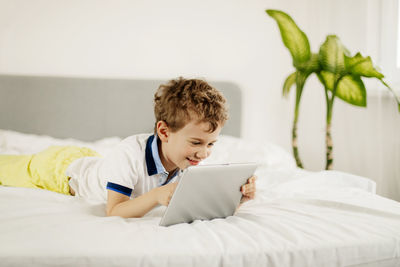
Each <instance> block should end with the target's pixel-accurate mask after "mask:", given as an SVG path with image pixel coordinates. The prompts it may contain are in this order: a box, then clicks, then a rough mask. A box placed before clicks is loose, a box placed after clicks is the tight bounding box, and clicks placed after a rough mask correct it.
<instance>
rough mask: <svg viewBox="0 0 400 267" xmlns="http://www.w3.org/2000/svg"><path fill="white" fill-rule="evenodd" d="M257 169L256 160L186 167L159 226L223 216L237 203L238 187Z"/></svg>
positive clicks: (230, 211) (240, 194)
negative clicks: (252, 161) (253, 161)
mask: <svg viewBox="0 0 400 267" xmlns="http://www.w3.org/2000/svg"><path fill="white" fill-rule="evenodd" d="M256 168H257V164H256V163H232V164H218V165H201V166H191V167H188V168H187V169H186V170H185V171H184V172H185V173H184V174H183V176H182V177H181V179H180V181H179V183H178V185H177V187H176V189H175V192H174V194H173V195H172V198H171V201H170V202H169V205H168V207H167V209H166V210H165V213H164V215H163V217H162V219H161V221H160V225H161V226H169V225H172V224H177V223H190V222H193V221H195V220H211V219H215V218H226V217H228V216H231V215H233V214H234V212H235V210H236V208H237V207H238V205H239V203H240V199H241V197H242V193H241V191H240V187H241V186H242V185H243V184H245V183H246V182H247V179H248V178H250V177H251V176H252V175H253V174H254V171H255V170H256Z"/></svg>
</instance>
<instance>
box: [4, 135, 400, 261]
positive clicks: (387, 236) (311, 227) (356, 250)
mask: <svg viewBox="0 0 400 267" xmlns="http://www.w3.org/2000/svg"><path fill="white" fill-rule="evenodd" d="M18 138H19V139H18ZM16 139H18V142H17V143H15V141H16ZM12 140H13V141H12ZM27 140H29V141H27ZM25 141H27V142H28V144H29V148H27V143H24V142H25ZM75 141H76V140H69V141H66V140H57V139H53V138H50V137H38V136H31V135H23V134H19V133H14V132H10V131H0V153H11V152H13V153H15V154H21V153H27V152H29V151H28V150H30V152H31V153H34V152H35V151H37V150H39V151H40V150H41V149H42V147H41V146H47V145H48V144H53V143H57V142H58V143H57V144H65V142H69V144H74V142H75ZM118 141H119V140H117V139H115V138H114V139H113V138H112V139H106V140H101V141H99V142H97V143H91V144H90V145H92V146H94V147H93V148H95V149H97V150H98V151H99V150H101V152H102V153H107V149H109V147H110V146H112V145H113V142H118ZM46 142H47V143H46ZM76 142H78V141H76ZM218 143H219V144H218V145H217V146H216V148H215V151H214V154H213V156H212V157H211V158H210V159H209V161H210V162H219V161H230V162H234V161H241V160H243V159H250V160H251V161H257V162H259V163H260V164H261V167H260V168H259V170H258V172H257V175H258V180H257V187H258V193H257V196H256V199H255V200H253V201H250V202H247V203H245V204H244V205H243V206H241V208H240V209H239V210H238V212H237V214H236V215H235V216H231V217H228V218H226V219H216V220H212V221H195V222H194V223H192V224H178V225H174V226H170V227H160V226H158V223H159V221H160V218H161V216H162V213H163V211H164V207H159V208H156V209H155V210H153V211H151V212H150V213H148V214H147V215H146V216H145V217H144V218H140V219H134V218H132V219H123V218H120V217H105V212H104V207H105V204H104V203H96V202H89V201H87V200H84V199H79V198H75V197H71V196H65V195H61V194H57V193H53V192H49V191H44V190H37V189H26V188H12V187H1V186H0V266H55V265H57V266H399V265H400V203H398V202H395V201H392V200H389V199H385V198H383V197H379V196H377V195H375V193H374V192H375V183H374V182H372V181H370V180H368V179H366V178H362V177H358V176H354V175H350V174H346V173H342V172H335V171H324V172H318V173H312V172H306V171H302V170H298V169H296V168H295V166H294V162H293V160H292V159H291V157H290V155H289V154H288V153H287V152H285V151H284V150H283V149H281V148H279V147H277V146H274V145H271V144H264V145H263V146H260V145H259V144H251V143H248V142H245V141H243V140H240V139H237V138H233V137H228V136H223V137H221V138H220V140H219V141H218ZM81 144H82V143H81ZM24 145H25V146H24ZM86 145H87V144H86ZM35 149H36V150H35Z"/></svg>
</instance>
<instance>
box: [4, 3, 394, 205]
mask: <svg viewBox="0 0 400 267" xmlns="http://www.w3.org/2000/svg"><path fill="white" fill-rule="evenodd" d="M378 2H379V0H368V1H366V0H352V1H347V0H338V1H333V0H323V1H321V0H301V1H295V0H281V1H279V0H265V1H261V0H251V1H243V0H218V1H215V0H214V1H212V0H203V1H188V0H186V1H185V0H169V1H162V0H154V1H144V0H134V1H128V0H125V1H124V0H114V1H111V0H109V1H105V0H69V1H67V0H58V1H57V0H36V1H30V0H0V73H12V74H34V75H66V76H92V77H125V78H161V79H170V78H174V77H177V76H185V77H205V78H206V79H208V80H230V81H234V82H236V83H238V84H239V85H240V86H241V87H242V88H243V90H244V110H245V112H244V114H243V121H244V125H243V127H244V128H243V136H244V138H246V139H265V140H269V141H272V142H275V143H277V144H279V145H281V146H283V147H284V148H285V149H287V150H288V151H291V147H290V138H291V136H290V129H291V123H292V117H293V106H294V99H293V94H292V95H291V97H290V99H289V100H285V99H283V98H282V97H281V90H282V89H281V87H282V84H283V81H284V79H285V78H286V77H287V76H288V75H289V74H290V73H291V72H292V71H293V67H292V65H291V58H290V54H289V53H288V51H287V50H286V48H285V47H284V46H283V44H282V41H281V38H280V34H279V31H278V28H277V25H276V23H275V22H274V21H273V20H272V19H271V18H270V17H269V16H267V15H266V14H265V12H264V10H265V9H266V8H275V9H281V10H284V11H286V12H287V13H289V14H290V15H291V16H292V17H293V18H294V19H295V21H296V22H297V23H298V25H299V26H300V27H301V28H302V30H304V31H305V32H306V34H307V35H308V37H309V38H310V43H311V46H312V49H313V51H317V50H318V47H319V45H320V44H321V43H322V42H323V41H324V39H325V36H326V35H327V34H329V33H337V34H338V35H339V36H340V37H341V39H342V40H343V42H344V43H345V44H346V46H348V48H349V49H350V50H351V51H352V52H355V51H356V50H361V51H364V52H365V53H367V54H369V55H371V56H373V58H374V56H377V54H379V53H378V50H379V47H378V43H377V42H376V41H374V37H376V36H374V35H373V34H371V32H374V31H375V32H376V31H377V26H376V25H377V23H379V21H378V19H376V18H375V19H372V20H371V19H370V18H371V17H374V16H376V10H375V9H376V7H379V4H378ZM335 105H336V104H335ZM343 106H345V105H343ZM345 108H346V106H345ZM351 108H352V107H351ZM351 108H350V109H351ZM341 110H342V108H341V104H339V102H338V105H337V106H335V115H334V116H335V117H334V120H333V124H334V125H333V127H334V129H333V134H334V136H333V138H334V142H335V147H334V148H335V150H334V153H335V158H337V159H338V160H337V161H336V165H335V166H336V169H339V170H346V171H349V172H352V173H358V174H362V175H369V176H373V174H371V173H367V174H365V173H362V172H361V171H360V168H353V167H352V166H354V165H355V164H352V165H351V166H349V165H348V164H347V165H346V164H345V163H343V161H346V160H347V159H348V153H347V152H346V149H345V148H343V145H344V144H346V142H345V138H344V137H343V134H341V131H346V130H347V129H344V128H343V127H344V126H343V125H342V126H340V123H339V122H340V121H342V119H341V117H346V114H348V112H349V111H348V110H347V111H341ZM340 112H342V115H338V114H340ZM343 112H344V113H343ZM324 121H325V103H324V95H323V90H322V88H321V86H320V84H319V82H318V81H317V79H316V78H315V77H312V78H311V79H310V80H309V81H308V82H307V84H306V88H305V92H304V96H303V100H302V107H301V113H300V122H299V147H300V153H301V156H302V158H303V161H304V163H305V166H306V167H307V168H308V169H311V170H320V169H322V168H324V153H325V152H324V127H325V123H324ZM340 127H342V128H340ZM366 150H367V151H368V149H366ZM357 156H358V155H357V154H355V155H354V157H357ZM363 164H365V162H364V163H363ZM361 169H362V168H361ZM392 176H393V174H392ZM371 178H375V177H371ZM399 192H400V190H399ZM383 194H385V192H384V193H383ZM399 198H400V196H399Z"/></svg>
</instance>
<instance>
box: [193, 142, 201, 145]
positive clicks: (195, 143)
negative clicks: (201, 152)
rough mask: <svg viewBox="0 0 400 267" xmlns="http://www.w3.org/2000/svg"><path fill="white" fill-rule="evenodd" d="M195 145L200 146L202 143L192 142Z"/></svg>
mask: <svg viewBox="0 0 400 267" xmlns="http://www.w3.org/2000/svg"><path fill="white" fill-rule="evenodd" d="M192 144H193V145H200V144H201V143H200V142H192Z"/></svg>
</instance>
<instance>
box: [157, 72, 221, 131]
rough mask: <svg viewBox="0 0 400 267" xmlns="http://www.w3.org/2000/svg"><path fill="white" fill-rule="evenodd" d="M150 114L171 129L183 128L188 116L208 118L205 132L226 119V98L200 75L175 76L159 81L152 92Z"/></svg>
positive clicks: (205, 119) (188, 119)
mask: <svg viewBox="0 0 400 267" xmlns="http://www.w3.org/2000/svg"><path fill="white" fill-rule="evenodd" d="M154 115H155V117H156V125H155V128H154V132H155V133H156V131H157V122H158V121H164V122H165V123H166V124H167V125H168V127H169V128H170V129H171V131H172V132H176V131H178V130H180V129H181V128H183V127H184V126H185V125H186V124H187V123H188V122H189V121H191V120H192V119H195V120H197V121H198V122H208V123H209V124H210V129H209V132H214V131H215V130H216V129H217V128H218V126H221V127H222V126H223V125H224V124H225V122H226V120H227V119H228V110H227V104H226V99H225V97H224V96H223V94H222V93H221V92H219V91H218V90H217V89H215V88H214V87H212V86H211V85H209V84H208V83H207V82H206V81H204V80H200V79H184V78H182V77H179V78H178V79H175V80H170V81H169V82H168V83H167V84H162V85H160V87H159V88H158V90H157V92H156V93H155V94H154Z"/></svg>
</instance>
